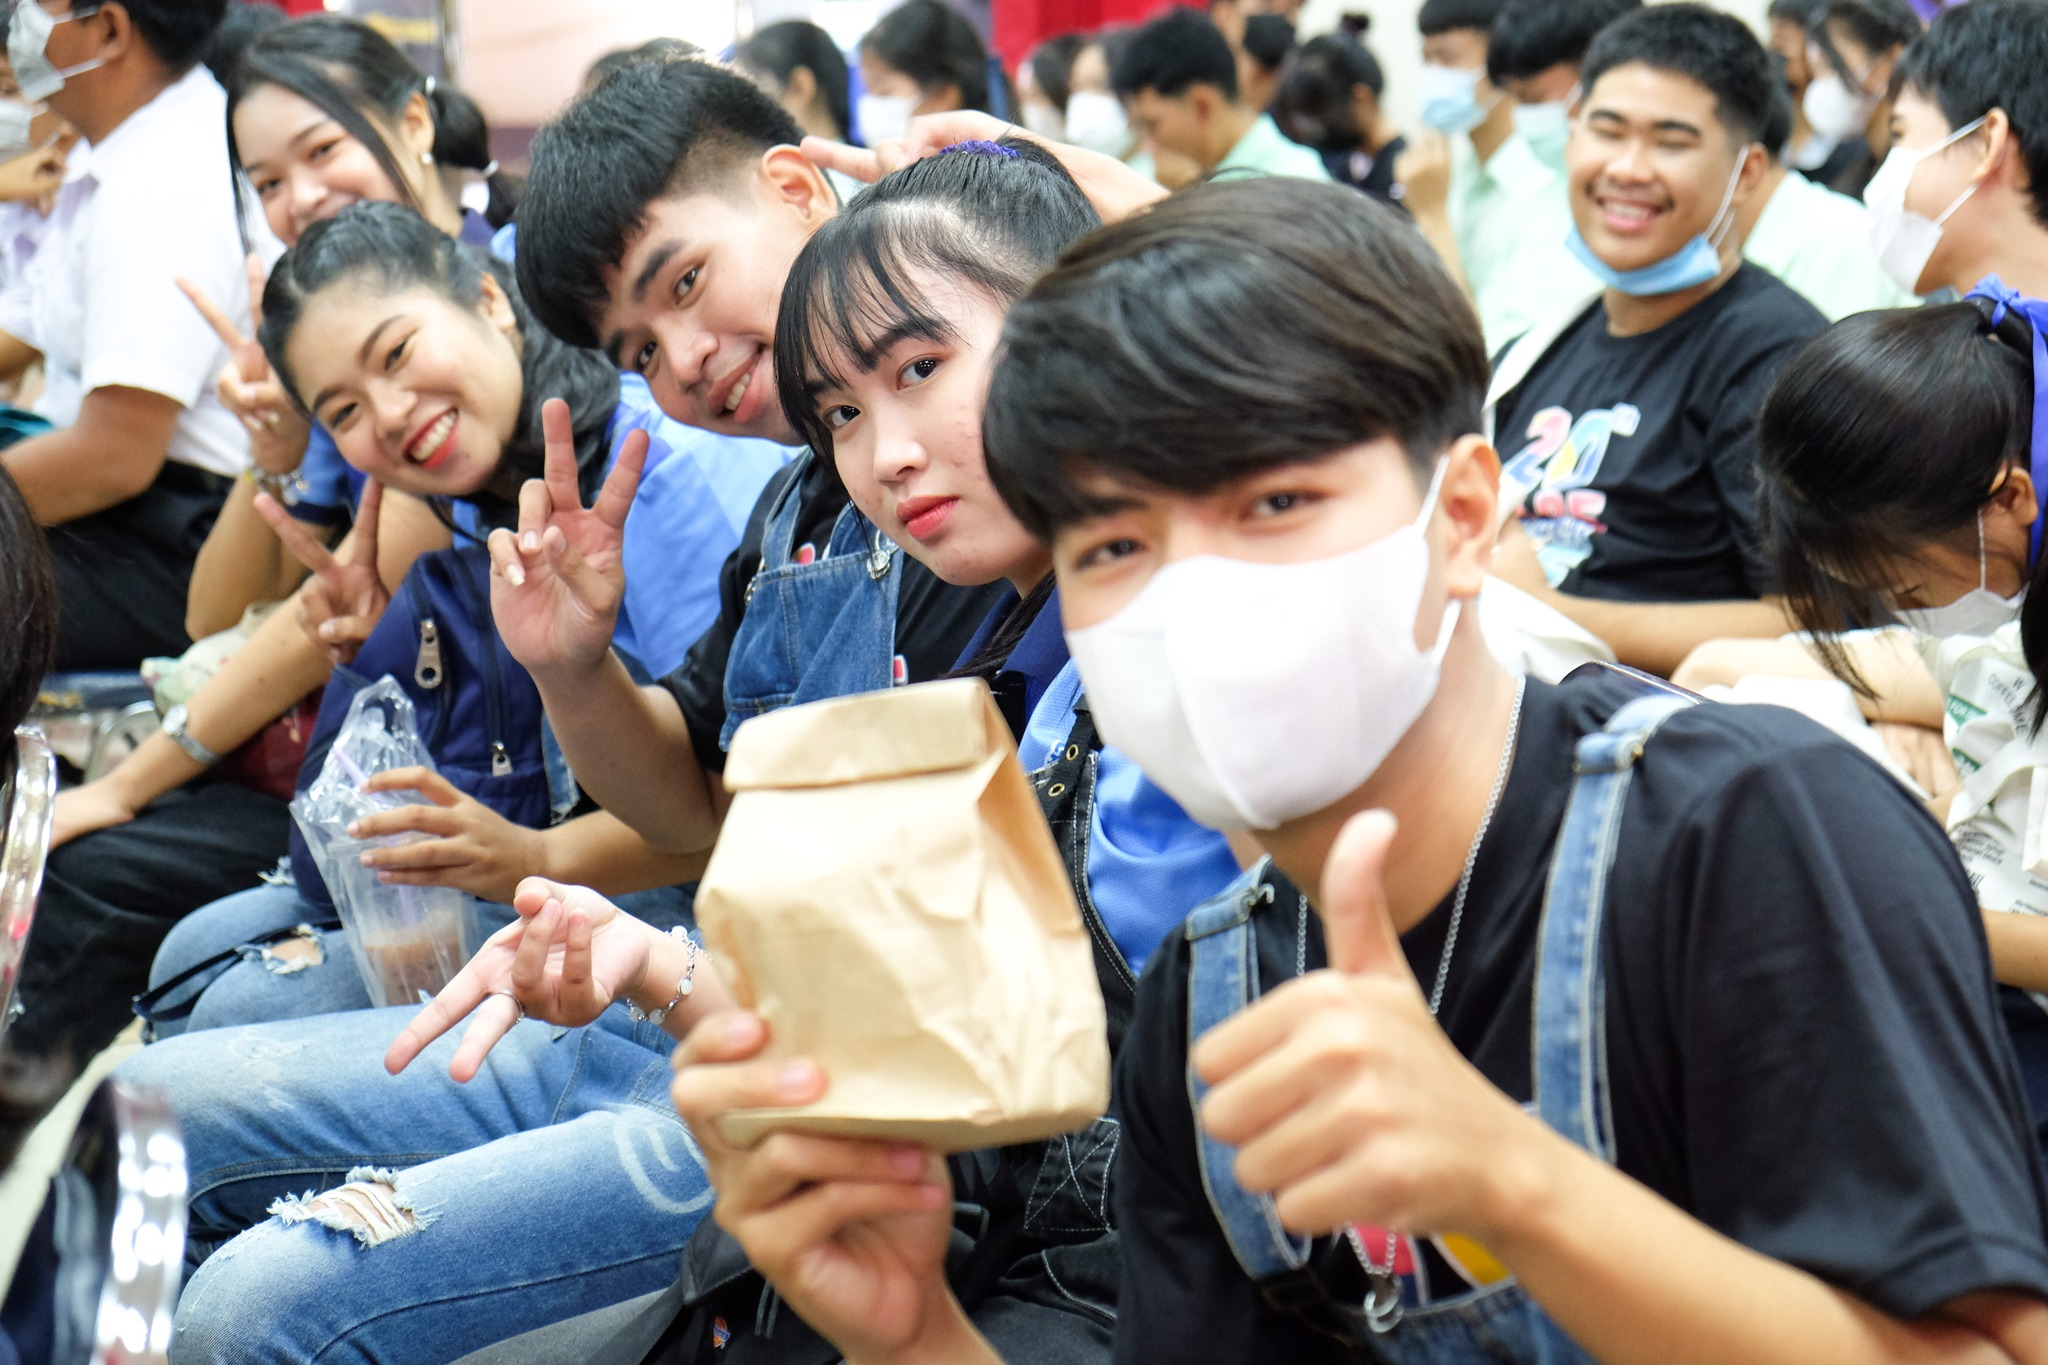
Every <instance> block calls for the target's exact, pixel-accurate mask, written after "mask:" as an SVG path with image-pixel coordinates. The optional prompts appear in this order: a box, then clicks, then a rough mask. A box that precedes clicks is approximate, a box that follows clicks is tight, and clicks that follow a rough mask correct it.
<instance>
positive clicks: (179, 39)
mask: <svg viewBox="0 0 2048 1365" xmlns="http://www.w3.org/2000/svg"><path fill="white" fill-rule="evenodd" d="M23 3H24V4H27V3H32V0H23ZM109 3H111V4H116V5H119V6H120V7H121V8H122V9H124V10H126V11H127V12H128V18H129V20H130V22H132V23H133V24H134V25H135V31H136V32H137V33H140V34H141V35H142V41H143V42H144V43H146V44H147V45H148V46H149V50H150V51H151V52H154V53H155V54H156V58H157V60H158V61H160V62H162V63H163V64H164V65H165V66H167V67H169V68H170V69H171V70H173V71H179V72H183V71H189V70H190V69H191V68H192V67H193V66H194V65H195V64H196V63H197V62H198V61H199V60H200V59H201V58H202V57H204V56H205V55H206V49H207V48H208V47H209V46H210V45H211V44H212V42H213V34H214V30H215V29H218V28H219V27H220V25H221V20H223V19H225V18H227V13H228V0H109Z"/></svg>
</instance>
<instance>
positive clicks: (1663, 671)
mask: <svg viewBox="0 0 2048 1365" xmlns="http://www.w3.org/2000/svg"><path fill="white" fill-rule="evenodd" d="M1543 597H1544V600H1545V601H1547V602H1549V603H1550V605H1552V606H1553V607H1556V608H1557V609H1558V610H1559V611H1561V612H1563V613H1564V614H1565V615H1566V616H1569V617H1570V618H1571V619H1572V620H1574V621H1576V622H1578V623H1579V624H1580V625H1582V626H1584V627H1585V628H1586V629H1587V630H1590V631H1592V632H1593V633H1594V634H1595V635H1597V636H1599V637H1600V638H1601V639H1602V640H1605V641H1606V642H1607V646H1608V648H1610V649H1612V650H1613V651H1614V657H1616V658H1617V659H1619V660H1621V661H1622V662H1623V663H1625V664H1627V665H1629V666H1630V667H1632V668H1640V669H1643V670H1644V671H1646V672H1650V673H1655V674H1657V675H1658V676H1659V677H1665V678H1668V677H1670V676H1671V674H1672V673H1673V672H1674V671H1676V669H1677V668H1678V666H1679V665H1680V664H1682V663H1684V662H1685V658H1686V656H1687V655H1688V654H1691V653H1692V652H1693V651H1694V650H1695V649H1698V648H1699V647H1700V646H1701V645H1703V644H1705V643H1706V642H1707V641H1709V640H1719V639H1724V638H1735V637H1743V638H1756V637H1770V636H1777V635H1783V634H1784V633H1785V632H1786V631H1788V630H1792V629H1794V628H1795V627H1794V625H1793V623H1792V621H1791V620H1790V619H1788V618H1787V617H1786V615H1785V611H1784V608H1782V607H1780V606H1779V605H1778V604H1777V603H1776V602H1775V601H1772V600H1770V599H1768V598H1767V599H1765V600H1764V601H1761V602H1742V601H1736V602H1610V601H1607V600H1605V599H1603V598H1597V597H1575V596H1573V595H1572V594H1570V593H1561V592H1556V591H1552V592H1549V593H1546V594H1544V595H1543Z"/></svg>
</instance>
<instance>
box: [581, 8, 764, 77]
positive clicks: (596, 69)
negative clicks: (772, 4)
mask: <svg viewBox="0 0 2048 1365" xmlns="http://www.w3.org/2000/svg"><path fill="white" fill-rule="evenodd" d="M769 27H770V28H773V27H774V25H772V24H771V25H769ZM762 31H763V32H766V31H767V30H765V29H764V30H762ZM756 36H758V35H756ZM703 55H704V49H703V48H701V47H698V46H697V45H696V44H695V43H693V42H691V41H690V40H689V39H687V38H676V37H673V36H671V35H669V34H662V35H661V36H660V37H657V38H649V39H648V40H647V41H646V42H644V43H635V44H634V45H633V46H631V47H619V48H613V49H612V50H611V51H610V52H607V53H605V54H604V55H603V56H602V57H599V58H598V59H597V60H596V61H594V62H592V63H591V64H590V67H589V69H588V70H586V71H585V72H584V73H583V88H584V89H585V90H595V89H596V88H597V87H598V86H600V85H603V84H604V83H605V82H606V81H607V80H609V79H611V74H612V72H614V71H617V70H618V69H619V68H620V67H622V66H633V65H635V64H636V63H639V62H687V61H690V60H692V59H694V58H699V57H702V56H703Z"/></svg>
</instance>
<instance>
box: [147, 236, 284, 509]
mask: <svg viewBox="0 0 2048 1365" xmlns="http://www.w3.org/2000/svg"><path fill="white" fill-rule="evenodd" d="M245 264H246V266H247V268H248V271H249V325H250V328H251V330H252V331H254V330H260V329H261V328H262V326H263V284H264V275H263V262H262V261H261V260H259V259H257V257H256V254H255V253H254V252H251V253H250V254H249V258H248V260H247V261H246V262H245ZM178 288H180V289H182V290H184V291H185V297H186V298H188V299H190V300H192V306H193V307H194V308H197V309H198V310H199V314H200V316H201V317H203V318H205V319H206V321H207V323H208V325H209V326H211V327H212V328H213V333H214V335H215V336H217V337H219V338H220V340H221V344H222V345H223V346H225V347H227V348H228V363H227V365H226V366H224V367H223V368H222V370H221V372H220V378H219V379H218V380H216V381H215V382H214V392H215V393H216V394H217V395H219V397H220V401H221V406H223V407H225V408H226V409H227V410H228V411H229V412H232V413H233V414H235V416H237V417H239V418H240V419H241V421H242V425H243V426H244V427H245V428H247V429H248V432H249V458H250V459H252V460H254V461H255V462H256V466H257V467H258V468H259V469H262V470H265V471H267V472H268V473H272V474H289V473H291V472H292V471H293V470H294V469H297V468H298V467H299V463H300V461H302V460H304V459H305V458H306V438H307V437H308V436H309V435H310V434H311V431H312V429H311V427H310V426H309V425H308V424H307V422H306V419H305V418H304V417H302V416H300V415H299V410H298V408H296V407H295V406H293V404H292V400H291V398H290V396H289V395H287V394H286V393H285V391H284V385H283V384H281V383H279V382H278V379H277V375H276V374H275V373H274V372H272V370H271V368H270V361H269V360H268V359H267V358H266V357H265V356H264V354H263V348H262V347H261V346H259V345H258V344H257V343H256V340H255V338H254V337H251V336H244V335H243V334H242V329H241V328H239V327H237V326H235V324H234V320H233V319H232V318H230V317H229V316H228V315H227V314H226V313H224V312H222V311H221V308H220V305H218V304H216V303H215V302H214V301H213V300H212V299H211V298H208V297H207V295H206V291H205V290H203V289H201V288H200V287H199V286H198V285H196V284H194V283H193V282H192V281H190V280H188V279H186V278H185V277H184V276H182V275H181V276H179V277H178Z"/></svg>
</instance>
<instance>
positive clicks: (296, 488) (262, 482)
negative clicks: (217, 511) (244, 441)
mask: <svg viewBox="0 0 2048 1365" xmlns="http://www.w3.org/2000/svg"><path fill="white" fill-rule="evenodd" d="M242 477H243V478H245V479H247V480H248V481H249V482H250V483H253V484H255V485H256V487H257V489H258V490H259V491H260V492H264V493H268V494H270V496H271V497H273V498H276V499H277V500H278V501H279V502H280V503H282V504H284V505H285V506H286V507H297V506H298V505H299V504H300V503H301V502H304V501H305V500H306V494H308V493H310V492H312V491H313V485H311V484H309V483H307V482H306V475H305V473H304V471H303V470H299V469H294V470H292V471H290V472H289V473H285V474H273V473H271V472H270V471H269V470H267V469H261V468H258V467H257V466H255V465H253V464H252V465H250V466H249V467H248V468H247V469H244V470H243V471H242Z"/></svg>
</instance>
